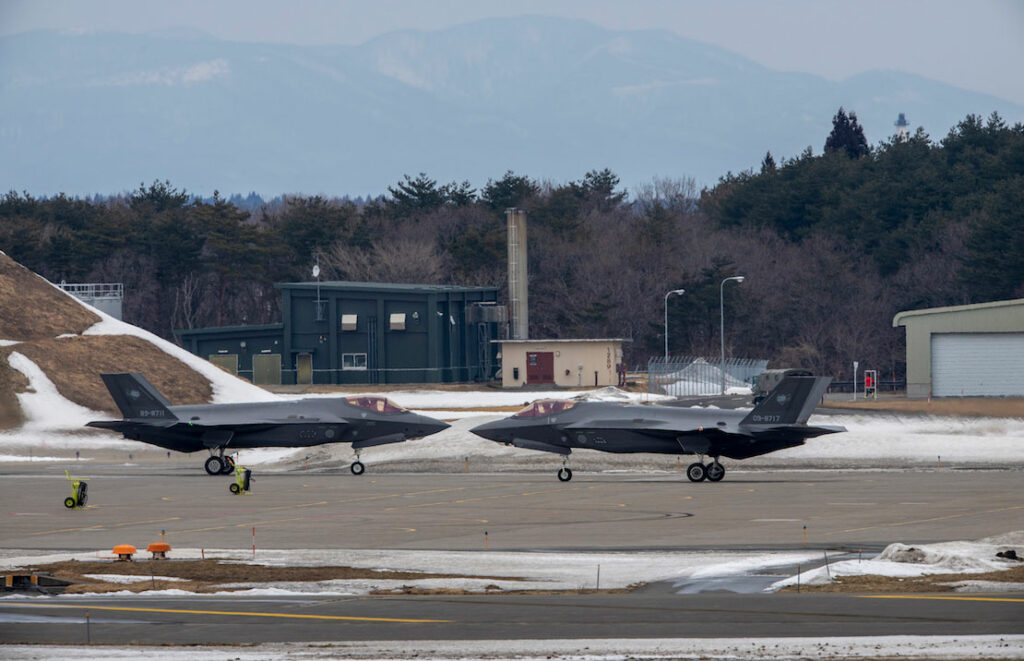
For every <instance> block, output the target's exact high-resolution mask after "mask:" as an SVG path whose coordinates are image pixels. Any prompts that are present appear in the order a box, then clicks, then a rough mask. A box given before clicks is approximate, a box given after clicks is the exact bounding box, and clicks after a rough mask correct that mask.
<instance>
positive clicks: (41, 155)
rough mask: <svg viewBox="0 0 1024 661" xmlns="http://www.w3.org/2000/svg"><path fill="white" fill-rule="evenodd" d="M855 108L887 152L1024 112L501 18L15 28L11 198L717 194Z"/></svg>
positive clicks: (903, 78)
mask: <svg viewBox="0 0 1024 661" xmlns="http://www.w3.org/2000/svg"><path fill="white" fill-rule="evenodd" d="M840 106H843V107H845V108H846V109H847V110H848V111H854V112H856V113H857V116H858V118H859V121H860V122H861V124H862V125H863V126H864V128H865V133H866V135H867V137H868V139H869V141H870V142H872V143H876V142H878V141H881V140H885V139H887V138H888V137H889V136H891V135H892V134H893V133H894V132H895V129H894V127H893V123H894V121H895V120H896V117H897V115H898V114H899V113H901V112H902V113H905V114H906V116H907V118H908V120H909V121H910V124H911V128H912V129H913V128H916V127H917V126H923V127H924V129H925V130H926V131H927V132H928V133H929V134H930V135H931V136H932V137H933V139H939V138H941V137H943V136H944V135H945V134H946V133H947V132H948V131H949V129H950V128H951V127H952V126H953V125H955V124H956V122H958V121H959V120H961V119H963V117H964V116H965V115H967V114H968V113H975V114H980V115H983V116H987V115H988V114H989V113H991V112H993V111H998V112H999V113H1000V115H1002V117H1003V118H1004V119H1005V120H1007V121H1008V122H1011V123H1012V122H1018V121H1022V120H1024V107H1022V106H1020V105H1016V104H1014V103H1011V102H1009V101H1005V100H1002V99H999V98H996V97H992V96H988V95H984V94H980V93H976V92H971V91H967V90H964V89H959V88H956V87H953V86H950V85H947V84H944V83H940V82H937V81H934V80H929V79H927V78H923V77H920V76H916V75H912V74H907V73H901V72H898V71H871V72H867V73H863V74H859V75H856V76H853V77H850V78H847V79H845V80H841V81H829V80H826V79H824V78H821V77H817V76H813V75H810V74H805V73H798V72H782V71H775V70H771V69H767V68H765V67H763V66H761V65H759V64H757V63H756V62H754V61H752V60H750V59H747V58H744V57H741V56H738V55H736V54H733V53H730V52H728V51H726V50H723V49H721V48H718V47H716V46H712V45H709V44H706V43H702V42H699V41H695V40H691V39H686V38H683V37H680V36H678V35H675V34H673V33H671V32H668V31H650V30H648V31H616V30H608V29H605V28H601V27H597V26H595V25H593V24H590V23H587V22H583V21H578V20H570V19H558V18H548V17H526V18H507V19H492V20H485V21H480V22H475V23H469V24H465V25H460V26H457V27H453V28H449V29H445V30H437V31H429V32H420V31H403V32H393V33H389V34H385V35H382V36H380V37H378V38H376V39H373V40H371V41H369V42H366V43H364V44H361V45H358V46H297V45H287V44H267V43H244V42H235V41H224V40H218V39H215V38H213V37H210V36H209V35H206V34H203V33H198V32H195V31H188V30H178V31H165V32H160V33H148V34H126V33H66V32H56V31H36V32H27V33H22V34H17V35H11V36H5V37H2V38H0V153H2V154H3V157H2V158H0V187H2V189H3V190H18V191H22V190H25V191H27V192H29V193H32V194H35V195H50V194H55V193H58V192H66V193H68V194H72V195H88V194H92V193H100V194H110V193H117V192H121V191H125V190H130V189H134V188H136V187H137V186H138V184H139V183H140V182H150V181H152V180H154V179H160V180H164V179H167V180H170V181H171V183H172V184H173V185H175V186H177V187H183V188H185V189H187V190H188V191H189V192H193V193H196V194H203V195H208V194H210V193H211V192H212V191H213V190H214V189H219V190H220V191H221V192H222V193H225V194H230V193H247V192H249V191H256V192H258V193H261V194H264V195H276V194H281V193H306V194H320V193H322V194H327V195H352V196H357V195H379V194H381V193H384V192H385V191H386V188H387V186H388V185H391V184H394V183H395V182H397V181H399V180H400V179H401V178H402V175H403V174H411V175H415V174H416V173H418V172H426V173H427V174H428V175H430V176H431V177H433V178H435V179H437V180H439V181H442V182H447V181H453V180H455V181H463V180H468V181H469V182H470V183H472V184H473V185H475V186H478V187H479V186H482V185H483V184H485V183H486V181H487V180H488V179H498V178H500V177H501V176H502V175H503V174H504V172H505V171H507V170H513V171H515V172H516V173H518V174H525V175H528V176H530V177H532V178H537V179H541V180H552V181H555V182H559V183H561V182H564V181H568V180H574V179H579V178H580V177H582V176H583V174H584V173H586V172H587V171H589V170H593V169H601V168H605V167H607V168H610V169H611V170H612V171H613V172H615V173H616V174H618V175H619V176H620V177H621V179H622V182H623V184H625V185H626V186H627V187H633V186H635V185H638V184H642V183H647V182H650V181H651V180H652V179H653V178H654V177H669V178H680V177H693V178H695V179H696V180H697V182H698V183H699V184H701V185H710V184H714V183H715V181H717V179H718V178H719V177H720V176H722V175H724V174H725V173H726V172H728V171H733V172H738V171H741V170H745V169H748V168H757V167H759V165H760V162H761V159H762V158H763V157H764V155H765V153H766V152H767V151H769V150H770V151H771V152H772V154H773V155H774V156H775V158H776V160H779V159H780V158H783V157H793V156H796V155H798V154H799V153H800V152H801V151H803V150H804V149H805V148H806V147H808V146H810V147H812V149H813V150H814V151H815V153H820V151H821V149H822V146H823V145H824V142H825V138H826V136H827V135H828V133H829V131H830V130H831V120H832V117H833V115H834V114H835V113H836V111H837V110H838V108H839V107H840Z"/></svg>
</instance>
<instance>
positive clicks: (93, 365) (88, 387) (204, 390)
mask: <svg viewBox="0 0 1024 661" xmlns="http://www.w3.org/2000/svg"><path fill="white" fill-rule="evenodd" d="M0 310H4V311H5V313H4V314H3V315H0V340H8V341H13V342H17V343H16V344H11V345H7V346H0V429H12V428H15V427H18V426H20V425H21V424H22V423H23V422H24V418H23V415H22V412H21V407H20V406H19V404H18V399H17V396H16V395H17V394H18V393H23V392H26V391H27V390H28V389H29V387H30V386H29V382H28V379H26V378H25V376H24V375H23V374H22V373H21V372H19V371H18V370H15V369H14V368H12V367H11V366H10V364H9V363H8V360H7V358H8V356H9V355H10V354H11V353H12V352H15V351H16V352H18V353H20V354H23V355H24V356H25V357H27V358H28V359H29V360H31V361H32V362H34V363H35V364H36V365H38V366H39V368H40V369H42V370H43V372H45V373H46V375H47V377H49V379H50V380H51V381H52V382H53V384H54V385H55V386H56V387H57V391H58V392H60V394H61V395H62V396H63V397H65V398H66V399H69V400H71V401H72V402H75V403H76V404H80V405H81V406H85V407H88V408H90V409H93V410H96V411H106V412H108V413H110V414H111V415H113V416H116V417H120V414H119V413H118V411H117V407H116V406H115V405H114V400H113V399H111V397H110V395H109V393H108V392H107V389H106V388H105V387H104V385H103V381H102V380H101V379H100V377H99V375H100V374H101V373H103V372H141V373H142V374H144V375H145V376H146V378H147V379H148V380H149V381H150V382H151V383H153V385H154V386H156V388H157V389H158V390H159V391H160V392H162V393H163V394H164V395H165V396H166V397H167V398H168V399H169V400H170V401H171V403H173V404H205V403H208V402H209V401H210V398H211V397H212V395H213V390H212V388H211V386H210V382H209V380H208V379H206V378H205V377H204V376H202V375H200V374H198V373H197V372H195V370H193V369H192V368H191V367H189V366H188V365H186V364H185V363H183V362H181V361H180V360H178V359H177V358H175V357H174V356H171V355H170V354H168V353H167V352H165V351H163V350H161V349H159V348H158V347H156V346H154V345H152V344H150V343H149V342H147V341H145V340H143V339H141V338H138V337H135V336H131V335H80V333H82V331H84V330H86V329H87V328H89V327H90V326H92V325H93V324H95V323H97V322H99V321H101V319H100V317H99V316H97V315H96V314H95V313H93V312H92V311H90V310H89V309H88V308H86V307H85V306H84V305H82V304H80V303H79V302H78V301H77V300H75V299H74V298H72V297H71V296H68V295H67V294H65V293H63V292H61V291H59V290H58V289H56V288H54V287H53V286H52V285H51V284H50V283H48V282H47V281H46V280H44V279H43V278H41V277H39V276H38V275H36V274H34V273H32V272H31V271H29V270H28V269H26V268H25V267H23V266H21V265H20V264H18V263H17V262H15V261H14V260H12V259H11V258H10V257H8V256H6V255H4V254H2V253H0ZM62 336H63V337H62Z"/></svg>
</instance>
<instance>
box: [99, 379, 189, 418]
mask: <svg viewBox="0 0 1024 661" xmlns="http://www.w3.org/2000/svg"><path fill="white" fill-rule="evenodd" d="M100 378H102V379H103V383H104V384H105V385H106V386H107V390H109V391H110V396H111V397H113V398H114V403H115V404H117V408H118V409H120V411H121V415H122V416H124V418H125V419H126V420H127V419H139V418H145V419H149V420H177V419H178V418H177V416H175V415H174V413H172V412H171V403H170V402H168V401H167V400H166V399H165V398H164V396H163V395H161V394H160V392H159V391H158V390H157V389H156V388H154V387H153V384H151V383H150V382H149V381H147V380H146V377H144V376H142V375H141V374H138V373H131V374H100Z"/></svg>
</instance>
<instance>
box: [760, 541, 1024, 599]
mask: <svg viewBox="0 0 1024 661" xmlns="http://www.w3.org/2000/svg"><path fill="white" fill-rule="evenodd" d="M1009 549H1024V531H1017V532H1011V533H1006V534H1004V535H999V536H997V537H987V538H985V539H980V540H977V541H973V542H969V541H955V542H941V543H938V544H917V545H914V546H907V545H905V544H900V543H896V544H890V545H889V546H887V547H885V549H884V550H883V551H882V552H881V553H879V554H878V555H877V556H875V557H874V558H871V559H870V560H864V561H860V560H842V561H840V562H833V563H830V565H829V567H828V568H826V567H824V566H823V567H818V568H817V569H812V570H810V571H806V572H803V573H802V574H801V576H800V577H799V580H800V582H801V583H802V584H804V585H821V584H825V583H829V582H831V579H832V578H835V577H838V576H889V577H893V578H913V577H918V576H925V575H929V574H981V573H985V572H991V571H1002V570H1006V569H1012V568H1014V567H1019V566H1020V565H1021V562H1020V561H1017V560H1007V559H1004V558H998V557H996V553H998V552H1000V551H1006V550H1009ZM797 580H798V579H797V577H796V576H790V577H789V578H785V579H783V580H781V581H776V582H775V583H773V584H772V585H770V586H769V587H768V588H767V590H768V591H774V590H778V589H780V588H784V587H787V586H790V585H796V583H797ZM1002 585H1003V586H1007V587H1004V589H1006V590H1008V589H1010V588H1009V586H1011V585H1013V584H1007V583H1003V584H1002Z"/></svg>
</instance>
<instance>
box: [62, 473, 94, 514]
mask: <svg viewBox="0 0 1024 661" xmlns="http://www.w3.org/2000/svg"><path fill="white" fill-rule="evenodd" d="M64 476H65V477H67V478H68V482H70V483H71V495H70V496H68V497H67V498H65V499H64V507H66V508H68V509H69V510H73V509H78V508H80V507H85V504H86V503H87V502H89V484H88V483H87V482H86V481H85V480H72V479H71V473H69V472H68V471H67V469H65V470H64Z"/></svg>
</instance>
